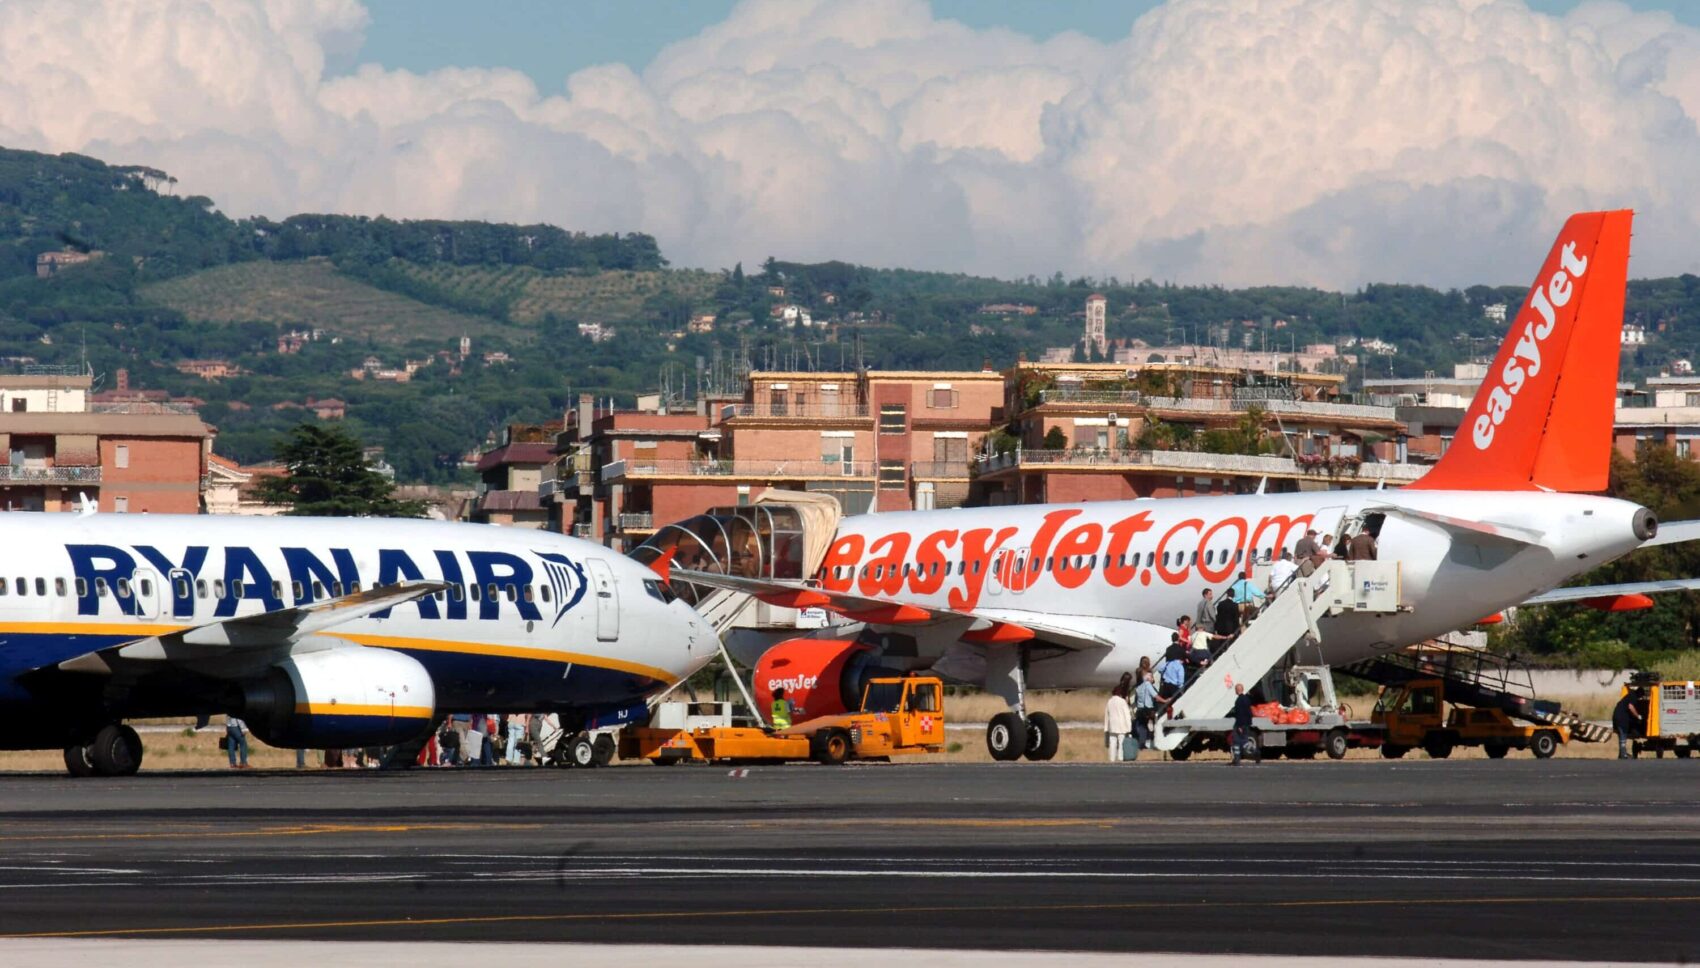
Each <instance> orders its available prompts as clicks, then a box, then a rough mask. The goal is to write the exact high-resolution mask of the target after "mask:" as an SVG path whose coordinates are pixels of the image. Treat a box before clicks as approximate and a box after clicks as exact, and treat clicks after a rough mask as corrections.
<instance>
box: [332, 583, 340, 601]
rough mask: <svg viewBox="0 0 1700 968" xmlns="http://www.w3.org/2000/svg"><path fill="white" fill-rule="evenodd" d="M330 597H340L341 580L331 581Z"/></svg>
mask: <svg viewBox="0 0 1700 968" xmlns="http://www.w3.org/2000/svg"><path fill="white" fill-rule="evenodd" d="M331 597H332V598H341V597H342V582H340V581H333V582H331Z"/></svg>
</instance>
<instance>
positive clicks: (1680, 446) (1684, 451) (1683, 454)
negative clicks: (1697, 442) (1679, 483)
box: [1676, 437, 1689, 460]
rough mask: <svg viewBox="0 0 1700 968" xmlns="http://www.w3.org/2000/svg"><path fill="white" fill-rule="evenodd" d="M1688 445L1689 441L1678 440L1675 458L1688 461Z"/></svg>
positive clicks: (1684, 439) (1685, 439)
mask: <svg viewBox="0 0 1700 968" xmlns="http://www.w3.org/2000/svg"><path fill="white" fill-rule="evenodd" d="M1688 444H1689V441H1688V439H1687V438H1686V437H1685V438H1682V439H1679V440H1678V441H1677V442H1676V456H1678V457H1680V458H1682V459H1683V460H1687V459H1688Z"/></svg>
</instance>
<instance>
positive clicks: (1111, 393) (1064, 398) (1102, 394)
mask: <svg viewBox="0 0 1700 968" xmlns="http://www.w3.org/2000/svg"><path fill="white" fill-rule="evenodd" d="M1143 400H1144V394H1142V393H1140V392H1139V391H1138V390H1083V389H1080V388H1079V387H1052V388H1051V389H1049V390H1040V391H1039V403H1040V404H1041V405H1043V404H1047V403H1078V404H1089V405H1090V404H1126V405H1129V406H1132V405H1134V404H1137V403H1140V402H1141V401H1143Z"/></svg>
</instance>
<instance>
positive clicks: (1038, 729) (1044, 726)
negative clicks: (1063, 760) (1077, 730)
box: [1021, 713, 1062, 760]
mask: <svg viewBox="0 0 1700 968" xmlns="http://www.w3.org/2000/svg"><path fill="white" fill-rule="evenodd" d="M1061 742H1062V731H1061V730H1060V729H1058V728H1057V721H1056V719H1055V717H1053V716H1052V715H1051V714H1050V713H1034V714H1033V715H1031V716H1029V717H1027V748H1026V749H1025V750H1023V751H1022V754H1021V755H1023V756H1025V757H1027V758H1028V759H1030V760H1048V759H1051V758H1052V757H1054V756H1056V755H1057V745H1058V744H1059V743H1061Z"/></svg>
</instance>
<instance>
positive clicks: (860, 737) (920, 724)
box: [620, 676, 944, 765]
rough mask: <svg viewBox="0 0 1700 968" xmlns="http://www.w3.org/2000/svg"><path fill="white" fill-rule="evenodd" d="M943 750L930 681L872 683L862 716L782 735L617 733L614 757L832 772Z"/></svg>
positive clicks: (750, 731)
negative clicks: (791, 765)
mask: <svg viewBox="0 0 1700 968" xmlns="http://www.w3.org/2000/svg"><path fill="white" fill-rule="evenodd" d="M943 748H944V683H943V682H941V681H940V680H938V679H936V678H933V677H931V676H914V677H910V678H904V679H873V680H870V681H869V682H868V685H867V688H866V689H865V690H863V692H862V708H861V709H860V710H859V711H857V712H853V713H842V714H840V715H837V716H822V717H821V718H819V719H811V720H808V721H807V722H801V723H796V724H794V725H792V726H789V727H787V728H785V729H780V730H773V731H771V732H770V731H768V730H765V729H758V728H756V727H752V726H733V725H730V721H729V718H728V720H727V721H726V722H723V723H719V724H715V725H693V724H685V725H683V726H672V727H668V726H654V725H652V726H642V727H635V728H631V729H626V730H622V731H621V736H620V757H621V758H622V759H647V760H650V761H652V762H654V763H657V764H662V765H671V764H673V763H725V762H734V763H776V762H785V761H788V760H814V761H816V762H818V763H826V764H837V763H843V762H845V761H846V760H852V759H883V758H889V757H892V756H905V755H910V754H916V753H937V752H938V751H939V750H941V749H943Z"/></svg>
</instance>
